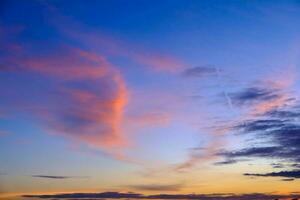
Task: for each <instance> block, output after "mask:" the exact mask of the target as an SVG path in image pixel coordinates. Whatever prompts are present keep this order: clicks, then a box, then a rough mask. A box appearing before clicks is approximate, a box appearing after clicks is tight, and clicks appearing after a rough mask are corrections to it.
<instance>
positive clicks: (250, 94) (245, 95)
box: [230, 87, 280, 105]
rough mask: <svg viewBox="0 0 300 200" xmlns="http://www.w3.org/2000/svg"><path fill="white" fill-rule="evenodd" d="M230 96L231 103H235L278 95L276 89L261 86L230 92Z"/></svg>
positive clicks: (274, 97)
mask: <svg viewBox="0 0 300 200" xmlns="http://www.w3.org/2000/svg"><path fill="white" fill-rule="evenodd" d="M230 97H231V99H232V103H233V104H236V105H245V104H252V103H257V102H262V101H269V100H273V99H276V98H278V97H280V94H279V93H278V91H277V90H274V89H269V88H262V87H250V88H247V89H244V90H242V91H240V92H236V93H231V94H230Z"/></svg>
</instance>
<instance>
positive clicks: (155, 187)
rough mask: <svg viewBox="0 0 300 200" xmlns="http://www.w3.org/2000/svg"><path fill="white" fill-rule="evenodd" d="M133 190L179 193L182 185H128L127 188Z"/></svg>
mask: <svg viewBox="0 0 300 200" xmlns="http://www.w3.org/2000/svg"><path fill="white" fill-rule="evenodd" d="M128 187H129V188H131V189H134V190H142V191H179V190H180V189H182V187H183V184H148V185H146V184H143V185H130V186H128Z"/></svg>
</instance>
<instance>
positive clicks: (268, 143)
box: [218, 87, 300, 179]
mask: <svg viewBox="0 0 300 200" xmlns="http://www.w3.org/2000/svg"><path fill="white" fill-rule="evenodd" d="M277 98H281V92H280V91H277V90H273V89H266V88H262V87H260V88H258V87H252V88H248V89H246V90H244V91H242V92H239V93H235V94H234V95H232V101H233V102H235V103H236V104H239V105H245V104H249V103H261V102H264V101H265V102H267V101H269V100H274V99H277ZM231 129H232V131H233V132H235V133H237V134H238V135H245V136H247V137H250V138H252V139H251V140H248V143H247V144H248V147H245V148H242V149H238V150H234V151H223V152H219V153H218V155H219V156H221V157H223V158H224V160H225V161H223V162H219V164H234V163H236V162H239V161H241V159H257V158H263V159H269V160H270V161H271V160H273V162H274V161H275V162H278V161H279V162H280V163H284V164H281V165H279V164H277V165H274V164H271V166H272V167H273V168H277V169H279V168H281V169H285V171H282V172H278V173H277V172H270V173H265V174H250V173H246V174H245V175H249V176H250V175H251V176H258V177H263V176H274V177H276V176H277V177H286V178H293V179H297V178H299V176H298V175H297V174H295V172H297V171H291V170H293V169H295V170H297V169H299V166H300V103H299V102H297V101H296V100H295V99H290V100H287V103H286V104H283V105H281V106H278V107H274V108H273V109H272V110H269V111H267V112H265V113H262V114H260V115H259V116H257V115H256V116H253V118H252V119H247V120H244V121H240V122H238V123H237V124H236V125H234V126H232V127H231ZM281 175H282V176H281Z"/></svg>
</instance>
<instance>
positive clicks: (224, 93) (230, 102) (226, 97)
mask: <svg viewBox="0 0 300 200" xmlns="http://www.w3.org/2000/svg"><path fill="white" fill-rule="evenodd" d="M215 70H216V74H217V78H218V84H219V86H220V88H221V89H222V92H223V95H224V97H225V99H226V102H227V105H228V107H229V108H230V109H231V110H232V111H233V106H232V101H231V98H230V97H229V95H228V93H227V91H226V90H225V88H224V87H223V85H222V84H221V74H220V69H219V68H218V67H215Z"/></svg>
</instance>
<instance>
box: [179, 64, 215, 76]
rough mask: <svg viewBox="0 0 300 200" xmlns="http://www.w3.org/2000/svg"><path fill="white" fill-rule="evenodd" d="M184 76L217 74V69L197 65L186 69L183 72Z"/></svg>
mask: <svg viewBox="0 0 300 200" xmlns="http://www.w3.org/2000/svg"><path fill="white" fill-rule="evenodd" d="M182 75H183V76H184V77H198V78H199V77H200V78H202V77H206V76H211V75H217V71H216V69H215V68H214V67H211V66H197V67H192V68H188V69H186V70H184V71H183V72H182Z"/></svg>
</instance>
